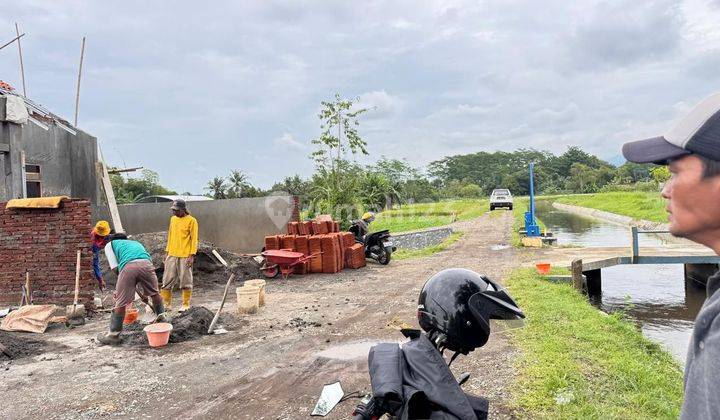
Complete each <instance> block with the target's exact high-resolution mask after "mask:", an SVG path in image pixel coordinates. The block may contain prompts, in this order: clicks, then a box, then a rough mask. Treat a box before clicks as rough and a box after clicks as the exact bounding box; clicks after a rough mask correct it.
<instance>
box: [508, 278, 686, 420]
mask: <svg viewBox="0 0 720 420" xmlns="http://www.w3.org/2000/svg"><path fill="white" fill-rule="evenodd" d="M507 284H508V287H509V289H510V291H511V293H512V295H513V296H514V297H515V298H516V299H517V301H518V304H519V305H520V307H521V308H522V309H523V310H524V311H525V314H526V316H527V319H526V322H525V326H524V327H523V328H520V329H517V330H514V331H512V333H511V340H512V341H513V343H514V344H515V345H516V346H518V348H519V349H520V350H521V355H520V356H519V360H518V362H517V368H518V379H517V384H516V386H515V387H514V389H515V391H514V392H513V401H514V405H515V406H516V407H517V408H518V409H520V410H521V412H522V413H523V415H524V416H527V417H529V418H562V419H566V418H583V419H585V418H603V419H605V418H625V419H630V418H677V417H678V415H679V412H680V406H681V403H682V396H683V384H682V371H681V369H680V366H679V365H678V363H677V362H676V361H675V360H674V359H673V358H672V356H671V355H670V354H668V353H667V352H666V351H664V350H662V349H661V348H660V346H659V345H657V344H655V343H653V342H651V341H649V340H648V339H646V338H645V337H643V335H642V333H641V332H640V331H639V330H638V329H637V328H636V327H635V325H634V324H632V323H631V322H629V321H626V320H624V319H623V318H622V315H620V314H613V315H607V314H604V313H602V312H600V311H598V310H597V309H595V308H594V307H592V306H591V305H590V304H589V303H588V302H587V300H586V299H585V298H584V297H583V296H582V295H580V294H579V293H578V292H576V291H575V290H574V289H573V288H572V287H571V286H570V285H567V284H556V283H550V282H547V281H544V280H542V278H541V277H540V276H538V275H537V274H536V273H535V272H534V271H533V270H530V269H520V270H516V271H515V272H513V273H512V274H511V276H510V278H509V279H508V281H507Z"/></svg>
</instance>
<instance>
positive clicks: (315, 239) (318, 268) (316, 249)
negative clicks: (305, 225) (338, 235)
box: [308, 236, 323, 273]
mask: <svg viewBox="0 0 720 420" xmlns="http://www.w3.org/2000/svg"><path fill="white" fill-rule="evenodd" d="M308 248H309V249H310V254H309V255H312V254H320V253H321V252H322V241H321V240H320V236H311V237H310V238H308ZM322 268H323V266H322V254H320V255H318V256H317V257H315V258H313V259H311V260H310V272H311V273H322Z"/></svg>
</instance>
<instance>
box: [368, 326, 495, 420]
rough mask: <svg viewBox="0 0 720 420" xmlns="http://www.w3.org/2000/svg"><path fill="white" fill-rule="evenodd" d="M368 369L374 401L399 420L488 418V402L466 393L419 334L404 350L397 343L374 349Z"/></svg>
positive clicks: (381, 345)
mask: <svg viewBox="0 0 720 420" xmlns="http://www.w3.org/2000/svg"><path fill="white" fill-rule="evenodd" d="M368 365H369V368H370V382H371V384H372V391H373V397H374V398H375V399H377V400H379V401H383V402H384V403H385V407H386V408H387V410H388V412H390V414H392V415H394V416H397V418H399V419H403V420H405V419H448V420H451V419H452V420H455V419H462V420H475V419H485V418H487V412H488V405H489V404H488V401H487V400H485V399H483V398H478V397H473V396H471V395H467V394H465V392H463V390H462V389H461V388H460V386H459V385H458V383H457V380H456V379H455V377H454V376H453V374H452V372H450V368H449V367H448V366H447V364H446V362H445V359H443V357H442V355H441V354H440V352H438V351H437V349H436V348H435V347H434V346H433V345H432V343H431V342H430V340H429V339H428V338H427V336H425V334H416V335H415V336H414V338H412V339H411V340H410V342H408V343H404V344H403V345H402V348H401V347H400V346H399V345H398V344H397V343H381V344H378V345H376V346H374V347H373V348H372V349H370V354H369V356H368ZM392 401H395V402H396V403H395V404H392Z"/></svg>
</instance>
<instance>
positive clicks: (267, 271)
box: [261, 265, 280, 279]
mask: <svg viewBox="0 0 720 420" xmlns="http://www.w3.org/2000/svg"><path fill="white" fill-rule="evenodd" d="M261 271H262V273H263V276H265V277H266V278H268V279H274V278H276V277H277V276H279V275H280V266H279V265H275V266H274V267H268V268H261Z"/></svg>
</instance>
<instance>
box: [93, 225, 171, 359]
mask: <svg viewBox="0 0 720 420" xmlns="http://www.w3.org/2000/svg"><path fill="white" fill-rule="evenodd" d="M105 254H106V255H107V256H108V261H109V262H110V267H111V268H115V269H117V271H118V279H117V284H116V285H115V294H114V295H113V297H114V298H115V307H114V308H113V310H112V312H111V313H110V331H108V332H105V333H100V334H99V335H98V336H97V340H98V342H99V343H100V344H103V345H106V344H110V345H117V344H120V343H121V339H120V333H121V332H122V328H123V319H125V308H126V307H127V306H128V305H130V304H131V303H132V302H133V301H134V300H135V292H136V291H137V292H138V294H139V295H140V296H142V297H146V298H150V300H152V308H153V311H154V312H155V314H156V315H157V318H156V319H155V322H164V321H166V315H165V308H164V306H163V301H162V298H161V297H160V294H159V292H158V279H157V276H156V275H155V267H154V266H153V263H152V259H151V258H150V254H148V252H147V251H146V250H145V247H144V246H143V245H142V244H141V243H140V242H138V241H132V240H129V239H127V236H126V235H125V234H123V233H116V234H114V235H110V236H109V237H108V244H107V245H105ZM115 264H117V266H116V267H113V266H114V265H115Z"/></svg>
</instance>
